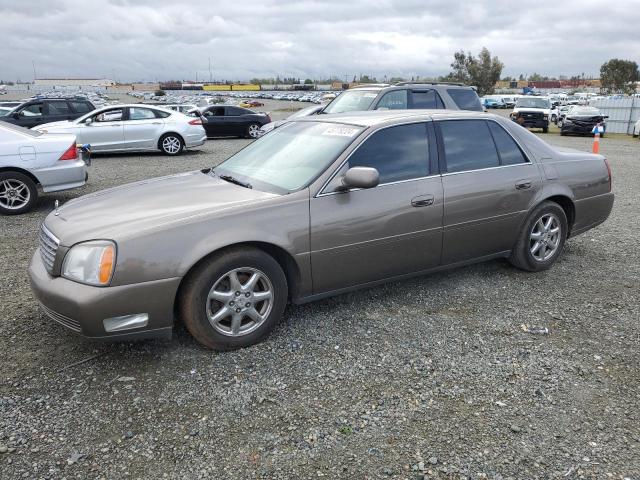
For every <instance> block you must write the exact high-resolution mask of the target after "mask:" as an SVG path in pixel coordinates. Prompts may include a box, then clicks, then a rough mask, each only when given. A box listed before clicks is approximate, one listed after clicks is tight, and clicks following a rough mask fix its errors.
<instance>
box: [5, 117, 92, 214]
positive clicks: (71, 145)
mask: <svg viewBox="0 0 640 480" xmlns="http://www.w3.org/2000/svg"><path fill="white" fill-rule="evenodd" d="M86 181H87V168H86V165H85V163H84V161H83V160H82V159H81V158H80V156H79V155H78V149H77V147H76V136H75V135H73V134H67V135H47V134H43V133H41V132H34V131H33V130H29V129H26V128H23V127H19V126H17V125H12V124H10V123H6V122H0V213H3V214H5V215H17V214H19V213H25V212H27V211H29V210H30V209H31V208H33V206H34V205H35V204H36V201H37V200H38V186H39V187H40V188H41V189H42V191H43V192H57V191H60V190H69V189H71V188H77V187H81V186H83V185H84V184H85V182H86Z"/></svg>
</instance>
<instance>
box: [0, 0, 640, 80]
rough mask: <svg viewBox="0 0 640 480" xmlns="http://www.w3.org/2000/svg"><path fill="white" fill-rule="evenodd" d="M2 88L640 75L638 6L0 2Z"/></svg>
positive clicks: (371, 0) (343, 0) (414, 1)
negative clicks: (496, 74)
mask: <svg viewBox="0 0 640 480" xmlns="http://www.w3.org/2000/svg"><path fill="white" fill-rule="evenodd" d="M0 19H1V21H0V26H1V28H0V65H1V67H0V68H1V69H0V79H4V80H15V79H18V78H19V79H21V80H23V81H25V80H32V79H33V66H32V62H33V63H35V67H36V73H37V76H38V77H39V78H47V77H48V78H50V77H88V78H97V77H107V78H112V77H114V76H115V78H116V79H117V80H119V81H135V80H145V81H154V80H168V79H195V77H196V72H197V76H198V80H208V79H209V70H208V59H209V57H211V61H212V66H213V78H214V79H230V80H236V79H240V80H248V79H250V78H253V77H274V76H276V75H280V76H281V77H282V76H295V77H302V78H306V77H316V78H321V77H322V78H326V77H328V76H329V75H330V74H333V75H335V76H339V77H340V78H344V77H345V76H347V77H349V78H352V77H353V75H357V74H361V73H362V74H369V75H376V76H378V77H379V78H382V77H383V76H384V75H385V74H387V75H390V76H409V77H410V76H412V75H421V76H435V75H441V74H446V73H447V72H448V71H449V64H450V63H451V61H452V57H453V53H454V52H455V51H456V50H459V49H464V50H470V51H471V52H473V53H474V54H476V53H477V52H478V51H479V50H480V49H481V48H482V46H486V47H487V48H489V50H490V51H491V53H492V54H493V55H497V56H498V57H500V59H501V60H502V61H503V63H504V64H505V70H504V71H503V75H516V76H517V75H519V74H520V73H523V74H525V75H526V74H531V73H533V72H538V73H542V74H545V75H550V76H551V75H561V74H566V75H574V74H578V75H579V74H581V73H583V72H584V73H585V74H587V75H589V74H596V75H597V74H598V72H599V68H600V65H601V64H602V63H603V62H605V61H606V60H608V59H610V58H614V57H617V58H624V59H631V60H635V61H637V62H639V63H640V33H639V32H640V27H639V26H640V8H639V2H638V1H637V0H635V1H634V0H626V1H618V2H603V1H601V0H600V1H577V0H564V1H562V2H559V1H543V0H541V1H538V2H511V1H502V0H476V1H469V2H452V1H446V0H433V1H430V0H425V1H419V0H406V1H384V0H340V1H333V0H331V1H322V2H312V1H284V0H277V1H274V0H264V1H261V2H253V1H212V0H190V1H188V2H179V1H177V0H131V1H128V0H110V1H108V0H103V1H101V0H0Z"/></svg>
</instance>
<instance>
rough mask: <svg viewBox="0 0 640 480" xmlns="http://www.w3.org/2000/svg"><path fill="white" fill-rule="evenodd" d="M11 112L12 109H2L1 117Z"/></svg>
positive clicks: (0, 110) (0, 111) (0, 109)
mask: <svg viewBox="0 0 640 480" xmlns="http://www.w3.org/2000/svg"><path fill="white" fill-rule="evenodd" d="M10 111H11V109H10V108H4V107H0V117H4V116H5V115H6V114H7V113H9V112H10Z"/></svg>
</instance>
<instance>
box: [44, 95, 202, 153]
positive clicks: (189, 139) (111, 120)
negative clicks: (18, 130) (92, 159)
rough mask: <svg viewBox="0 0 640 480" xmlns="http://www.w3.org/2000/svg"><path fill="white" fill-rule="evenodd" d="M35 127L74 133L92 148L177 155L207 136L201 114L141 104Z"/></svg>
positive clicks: (102, 110)
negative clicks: (185, 113) (157, 151)
mask: <svg viewBox="0 0 640 480" xmlns="http://www.w3.org/2000/svg"><path fill="white" fill-rule="evenodd" d="M34 130H38V131H40V132H48V133H74V134H75V135H77V137H78V142H79V143H83V144H86V143H88V144H90V145H91V151H92V152H129V151H134V150H135V151H153V150H160V151H162V152H163V153H165V154H167V155H178V154H179V153H181V152H182V150H183V149H185V148H192V147H197V146H200V145H202V144H204V142H205V140H206V139H207V135H206V133H205V131H204V128H203V127H202V119H201V118H200V117H196V118H194V117H188V116H187V115H184V114H182V113H180V112H175V111H172V110H168V109H166V108H161V107H156V106H153V107H152V106H149V105H141V104H133V105H112V106H109V107H103V108H99V109H97V110H94V111H92V112H90V113H87V114H85V115H83V116H82V117H80V118H77V119H76V120H71V121H66V122H54V123H46V124H44V125H39V126H37V127H35V129H34Z"/></svg>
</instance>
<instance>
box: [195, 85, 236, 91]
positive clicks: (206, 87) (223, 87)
mask: <svg viewBox="0 0 640 480" xmlns="http://www.w3.org/2000/svg"><path fill="white" fill-rule="evenodd" d="M202 90H208V91H221V90H224V91H228V90H231V85H203V86H202Z"/></svg>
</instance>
